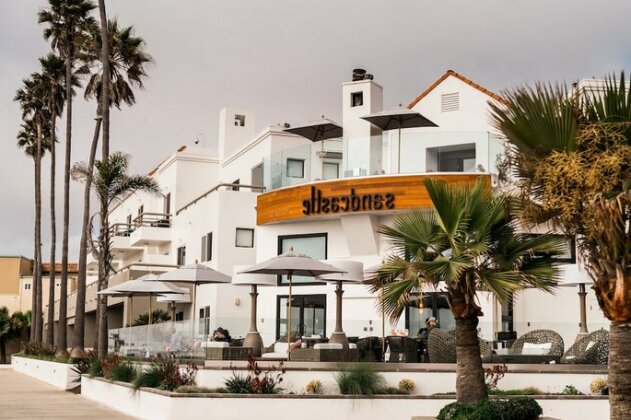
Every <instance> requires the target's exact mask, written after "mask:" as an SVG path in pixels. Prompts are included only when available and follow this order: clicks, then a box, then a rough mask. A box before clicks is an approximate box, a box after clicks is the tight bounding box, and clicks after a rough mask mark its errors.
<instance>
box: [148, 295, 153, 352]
mask: <svg viewBox="0 0 631 420" xmlns="http://www.w3.org/2000/svg"><path fill="white" fill-rule="evenodd" d="M152 312H153V311H152V308H151V295H149V325H147V352H148V353H149V354H151V322H152V321H153V317H152Z"/></svg>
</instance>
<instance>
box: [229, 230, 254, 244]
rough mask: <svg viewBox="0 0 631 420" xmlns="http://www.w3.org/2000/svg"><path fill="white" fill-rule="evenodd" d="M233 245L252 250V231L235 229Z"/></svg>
mask: <svg viewBox="0 0 631 420" xmlns="http://www.w3.org/2000/svg"><path fill="white" fill-rule="evenodd" d="M234 245H235V246H236V247H239V248H254V229H246V228H237V231H236V234H235V241H234Z"/></svg>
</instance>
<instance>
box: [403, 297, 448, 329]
mask: <svg viewBox="0 0 631 420" xmlns="http://www.w3.org/2000/svg"><path fill="white" fill-rule="evenodd" d="M430 317H435V318H436V320H437V321H438V326H439V327H440V328H441V329H443V330H445V331H451V330H455V329H456V320H455V319H454V316H453V314H452V313H451V309H449V303H448V302H447V296H445V294H444V293H424V294H423V297H422V298H419V299H418V300H416V301H414V302H412V303H411V304H410V305H409V306H408V307H407V308H406V311H405V328H407V329H408V330H409V331H410V335H411V336H416V335H417V334H418V332H419V330H420V329H421V328H423V327H425V321H426V320H427V318H430Z"/></svg>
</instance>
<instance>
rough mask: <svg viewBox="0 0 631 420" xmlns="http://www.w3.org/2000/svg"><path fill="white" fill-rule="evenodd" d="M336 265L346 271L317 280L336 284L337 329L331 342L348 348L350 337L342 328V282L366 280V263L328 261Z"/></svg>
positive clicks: (322, 276) (332, 335)
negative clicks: (347, 336)
mask: <svg viewBox="0 0 631 420" xmlns="http://www.w3.org/2000/svg"><path fill="white" fill-rule="evenodd" d="M328 262H330V263H331V264H333V265H334V266H335V267H338V268H341V269H342V270H345V271H346V272H345V273H333V274H324V275H321V276H317V277H316V280H320V281H327V282H333V283H335V284H336V287H335V295H336V297H337V299H336V306H335V330H334V331H333V333H332V334H331V339H330V340H329V342H330V343H340V344H341V345H342V346H343V347H344V348H345V349H347V348H348V338H346V334H345V333H344V330H343V329H342V294H343V293H344V290H342V283H343V282H349V283H360V282H362V281H364V264H363V263H361V262H359V261H328Z"/></svg>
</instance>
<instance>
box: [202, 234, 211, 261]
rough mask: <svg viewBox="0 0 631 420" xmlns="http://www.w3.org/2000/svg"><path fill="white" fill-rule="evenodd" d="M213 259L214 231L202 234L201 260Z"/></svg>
mask: <svg viewBox="0 0 631 420" xmlns="http://www.w3.org/2000/svg"><path fill="white" fill-rule="evenodd" d="M212 259H213V233H212V232H209V233H207V234H206V235H204V236H202V254H201V256H200V261H201V262H206V261H212Z"/></svg>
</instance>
